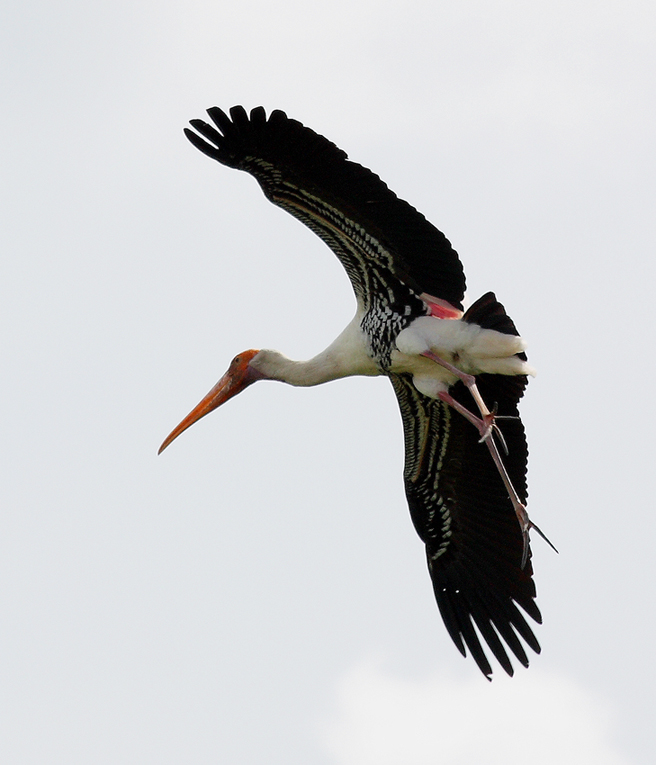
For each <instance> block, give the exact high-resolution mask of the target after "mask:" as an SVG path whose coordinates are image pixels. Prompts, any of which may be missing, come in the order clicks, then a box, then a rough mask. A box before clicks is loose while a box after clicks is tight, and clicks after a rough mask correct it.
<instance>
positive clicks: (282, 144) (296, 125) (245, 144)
mask: <svg viewBox="0 0 656 765" xmlns="http://www.w3.org/2000/svg"><path fill="white" fill-rule="evenodd" d="M208 114H209V116H210V119H211V120H212V122H213V123H214V124H215V125H216V127H217V128H218V131H219V132H217V131H216V130H215V129H214V128H210V126H208V125H206V124H205V123H203V122H202V120H193V121H192V123H191V124H192V126H193V127H194V128H195V129H196V130H198V132H199V133H200V134H201V135H202V136H203V137H204V138H205V139H206V140H207V141H208V142H209V144H210V146H208V145H207V144H205V143H204V142H202V141H198V140H194V139H192V138H191V137H190V136H189V135H188V137H189V140H190V141H191V142H192V143H193V144H194V146H196V147H197V148H198V149H200V150H201V151H202V152H203V153H204V154H206V155H207V156H209V157H211V158H212V159H215V160H217V161H219V162H221V163H222V164H224V165H227V166H228V167H234V168H238V169H240V170H245V171H246V172H249V173H251V174H252V175H254V176H255V177H256V178H257V180H258V182H259V183H260V184H261V186H262V188H263V190H264V193H265V194H266V195H267V197H268V198H269V199H270V200H271V201H272V202H274V203H275V204H280V205H281V206H283V207H285V209H287V210H288V212H292V214H295V213H294V211H293V209H292V208H290V207H289V206H288V205H287V206H285V205H284V204H282V202H281V201H280V199H281V197H280V194H281V193H282V195H283V197H284V194H285V193H286V191H288V190H289V189H290V188H298V189H301V190H302V191H307V192H308V193H310V194H312V195H315V196H317V198H319V199H322V200H324V201H325V202H326V204H329V205H332V206H333V207H334V208H336V209H337V210H339V211H340V212H341V213H343V214H344V215H346V216H347V218H349V219H351V220H353V221H354V222H355V223H356V224H357V225H358V226H361V227H362V228H364V229H365V230H366V231H367V233H368V234H369V235H370V236H372V237H373V239H375V240H376V241H379V242H380V243H381V246H382V247H383V248H384V249H385V250H386V251H387V252H388V253H389V257H390V258H391V261H392V266H391V268H390V270H391V272H392V274H393V276H394V277H395V278H396V279H397V280H398V281H399V282H401V283H404V284H405V287H406V288H409V289H411V290H413V291H415V292H417V293H421V292H426V293H428V294H431V295H435V296H436V297H440V298H442V299H444V300H447V301H448V302H450V303H451V304H452V305H454V306H456V307H460V305H461V301H462V298H463V295H464V289H465V277H464V272H463V268H462V264H461V263H460V260H459V258H458V254H457V252H456V251H455V250H454V249H453V247H452V246H451V243H450V242H449V240H448V239H447V238H446V237H445V236H444V234H442V233H441V232H440V231H439V230H438V229H437V228H435V226H433V225H432V224H431V223H430V222H429V221H427V220H426V218H425V217H424V216H423V215H422V214H421V213H419V212H418V211H417V210H416V209H415V208H414V207H412V206H411V205H409V204H408V203H407V202H404V201H403V200H401V199H399V198H398V197H397V196H396V194H394V192H393V191H391V190H390V189H389V188H388V187H387V185H386V184H385V183H384V182H383V181H382V180H381V179H380V178H379V177H378V176H377V175H376V174H375V173H372V172H371V171H370V170H367V168H365V167H362V166H361V165H358V164H357V163H355V162H351V161H349V159H348V156H347V154H346V152H345V151H343V150H342V149H340V148H338V147H337V146H336V145H335V144H334V143H332V142H331V141H329V140H328V139H327V138H325V137H324V136H322V135H319V134H318V133H315V132H314V131H313V130H311V129H310V128H308V127H305V126H304V125H302V124H301V123H300V122H298V121H297V120H294V119H290V118H289V117H287V115H286V114H285V113H284V112H283V111H280V110H279V109H276V110H274V111H272V112H271V113H270V115H269V117H268V119H267V117H266V112H265V110H264V108H263V107H261V106H258V107H255V108H254V109H252V110H251V112H250V115H249V114H248V113H247V112H246V110H245V109H244V107H243V106H233V107H232V108H231V109H230V110H229V114H226V112H224V111H223V110H222V109H220V108H219V107H216V106H214V107H211V108H210V109H208ZM212 144H213V145H214V146H215V147H216V148H212ZM373 202H375V204H374V203H373ZM297 217H298V218H299V219H301V220H303V222H304V223H306V224H307V225H309V224H308V223H307V220H305V219H304V218H303V216H301V215H297ZM311 227H312V226H311ZM333 249H335V248H334V247H333ZM335 251H336V252H337V250H335ZM337 254H338V257H339V252H337ZM347 270H348V269H347Z"/></svg>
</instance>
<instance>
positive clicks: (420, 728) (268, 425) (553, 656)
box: [0, 0, 656, 765]
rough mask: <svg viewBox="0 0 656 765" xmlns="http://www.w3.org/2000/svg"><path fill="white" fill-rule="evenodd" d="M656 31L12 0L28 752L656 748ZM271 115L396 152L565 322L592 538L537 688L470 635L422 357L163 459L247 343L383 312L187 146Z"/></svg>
mask: <svg viewBox="0 0 656 765" xmlns="http://www.w3.org/2000/svg"><path fill="white" fill-rule="evenodd" d="M655 32H656V9H655V7H654V4H653V3H652V2H647V1H644V2H642V1H638V0H621V2H620V0H610V1H606V0H601V1H600V2H594V3H593V2H577V1H576V0H568V1H567V2H564V1H560V0H549V2H543V1H542V0H539V1H538V2H530V3H517V2H511V1H510V0H500V1H499V0H498V1H497V2H484V1H483V0H478V1H477V2H435V1H434V0H431V1H429V0H420V1H419V0H418V1H416V2H414V1H413V0H403V2H401V1H400V0H389V1H387V2H374V0H349V1H348V2H346V1H345V0H336V1H334V2H332V3H330V4H324V5H321V6H316V5H314V4H312V3H308V2H300V0H299V1H298V2H296V1H292V0H279V2H276V3H265V2H262V0H247V1H246V2H241V3H223V2H220V0H219V1H217V2H214V3H210V2H205V3H201V2H198V1H197V0H188V1H187V2H185V3H173V2H167V1H166V0H165V2H148V1H147V0H130V2H127V0H113V2H111V3H110V2H96V3H88V2H81V0H60V1H59V2H57V3H54V2H38V1H37V2H27V3H26V2H20V3H19V2H16V1H15V0H14V2H13V3H12V2H10V3H5V4H4V5H3V7H2V9H1V10H0V56H1V57H2V71H3V76H2V78H1V80H0V97H1V103H2V110H0V124H1V126H2V144H1V146H2V148H1V151H2V157H1V167H2V183H1V184H0V194H1V195H2V199H1V209H2V226H1V227H0V241H1V244H0V253H1V262H2V275H1V279H0V290H1V291H2V294H1V295H0V316H1V319H2V349H1V358H2V364H1V373H0V374H1V380H2V396H1V397H0V407H2V419H1V421H2V429H1V431H0V443H1V447H0V448H1V450H2V465H3V467H2V474H3V478H2V481H1V482H0V502H1V515H0V518H1V527H0V625H1V626H0V759H1V760H2V762H3V763H7V765H19V764H20V765H23V764H25V765H27V764H29V765H32V764H34V765H37V764H38V765H42V764H43V763H48V765H58V764H59V763H62V765H63V764H64V763H65V764H66V765H87V764H88V763H94V764H95V763H98V764H99V765H104V764H108V765H109V764H110V763H111V764H112V765H113V764H115V763H121V764H123V763H130V764H132V763H134V765H174V764H177V763H194V765H203V764H204V763H219V762H220V763H230V764H231V765H232V763H235V764H236V765H262V764H263V763H267V764H271V765H308V763H313V764H314V763H316V764H317V765H435V764H437V763H442V762H445V763H446V762H448V763H453V764H454V765H457V764H458V763H463V765H464V764H466V763H467V764H468V763H485V764H486V765H487V764H488V763H502V762H503V763H504V765H520V763H521V765H525V763H539V764H542V763H544V765H547V764H549V765H550V764H551V763H553V762H559V763H563V764H564V765H570V763H571V765H587V764H588V763H589V764H590V765H647V764H648V763H649V764H651V763H653V762H654V756H655V750H656V746H655V741H654V739H655V738H656V734H655V733H654V723H653V719H654V688H655V687H656V658H655V657H654V644H655V641H656V623H655V619H654V602H655V597H656V554H655V552H654V540H655V539H656V513H655V512H654V492H653V481H654V446H653V444H654V433H655V432H656V418H655V416H654V395H653V387H654V386H653V370H654V338H653V327H654V324H655V317H654V297H653V291H654V283H655V279H654V276H655V272H656V268H655V265H654V255H655V235H654V219H655V213H656V209H655V204H654V202H655V193H654V192H655V188H656V184H655V181H654V177H655V170H656V167H655V164H656V163H655V153H654V136H655V135H656V110H655V106H654V104H655V103H656V92H655V90H656V88H655V85H656V53H655V51H656V47H655V45H654V35H655ZM236 103H242V104H244V105H245V106H246V107H247V108H249V109H250V108H251V107H253V106H257V105H260V104H262V105H263V106H265V107H266V108H267V110H271V109H274V108H281V109H284V110H285V111H286V112H287V113H288V114H289V115H290V116H292V117H295V118H296V119H299V120H301V121H302V122H304V123H305V124H307V125H309V126H310V127H312V128H313V129H315V130H316V131H318V132H320V133H322V134H324V135H326V136H327V137H329V138H330V139H331V140H333V141H334V142H336V143H337V144H338V145H339V146H341V147H342V148H344V149H345V150H346V151H347V152H348V153H349V156H350V157H351V158H352V159H354V160H355V161H358V162H360V163H362V164H364V165H366V166H368V167H371V168H372V169H373V170H374V171H375V172H377V173H378V174H380V175H381V177H382V178H383V179H384V180H385V181H386V182H387V183H388V184H389V185H390V187H391V188H392V189H394V190H395V191H396V192H397V194H399V196H401V197H402V198H405V199H407V200H408V201H409V202H411V203H412V204H413V205H415V206H416V207H417V208H418V209H420V210H421V211H422V212H423V213H424V214H425V215H426V216H427V217H428V218H429V219H430V220H431V221H432V222H433V223H435V225H437V226H438V228H440V229H441V230H443V231H444V232H445V234H446V235H447V236H448V237H449V239H450V240H451V241H452V242H453V244H454V246H455V247H456V249H457V250H458V252H459V253H460V256H461V259H462V261H463V263H464V267H465V271H466V274H467V279H468V297H467V300H468V302H472V301H473V300H475V299H476V298H477V297H479V295H481V294H482V293H483V292H486V291H487V290H490V289H491V290H494V291H495V292H496V293H497V295H498V297H499V299H500V300H501V301H502V302H503V303H504V304H505V306H506V308H507V309H508V311H509V313H510V314H511V315H512V317H513V318H514V320H515V322H516V324H517V326H518V328H519V330H520V332H521V333H522V335H523V336H524V337H525V338H526V339H527V340H528V341H529V357H530V360H531V363H532V364H533V365H534V366H536V367H537V369H538V376H537V378H536V379H535V380H532V381H531V384H530V386H529V389H528V391H527V395H526V397H525V399H524V402H523V405H522V414H523V418H524V421H525V424H526V427H527V431H528V436H529V445H530V451H531V456H530V463H529V486H530V501H529V511H530V513H531V517H532V518H533V519H534V520H535V521H536V522H537V523H538V524H539V525H540V527H541V528H542V529H543V530H544V531H545V533H546V534H547V535H548V536H549V537H550V538H551V539H552V540H553V542H554V543H555V544H556V546H557V547H558V548H559V550H560V555H556V554H554V553H553V552H552V551H551V550H550V549H549V548H548V547H547V545H546V544H544V543H543V542H542V541H541V540H540V539H539V538H535V539H534V541H533V549H534V567H535V572H536V573H535V578H536V582H537V587H538V603H539V605H540V608H541V610H542V613H543V616H544V625H543V626H542V627H539V628H538V629H537V631H536V632H537V635H538V638H539V640H540V642H541V644H542V647H543V652H542V655H541V656H539V657H537V656H536V657H534V658H533V659H532V661H531V666H530V668H529V669H528V670H524V669H522V668H519V669H518V671H517V673H516V675H515V677H514V678H513V679H512V680H511V679H509V678H507V677H505V676H502V675H503V673H502V671H501V670H500V668H498V667H497V671H496V672H495V679H494V681H493V682H492V683H491V684H490V683H487V682H486V681H485V679H484V678H483V676H482V675H481V674H480V672H479V671H478V669H477V668H476V666H475V664H474V662H473V661H472V660H471V659H468V660H464V659H462V657H461V656H460V655H459V653H458V652H457V650H456V649H455V648H454V646H453V644H452V643H451V641H450V639H449V637H448V635H447V633H446V630H445V629H444V627H443V625H442V623H441V619H440V618H439V614H438V611H437V608H436V606H435V603H434V601H433V596H432V592H431V586H430V581H429V578H428V574H427V572H426V570H425V569H426V566H425V559H424V552H423V545H422V544H421V543H420V541H419V540H418V539H417V538H416V536H415V533H414V530H413V528H412V524H411V522H410V519H409V515H408V510H407V505H406V502H405V498H404V495H403V487H402V480H401V472H402V464H403V443H402V433H401V423H400V416H399V413H398V409H397V405H396V401H395V397H394V395H393V392H392V390H391V386H390V385H389V383H388V382H387V380H385V379H382V378H381V379H350V380H343V381H339V382H336V383H333V384H330V385H326V386H322V387H320V388H316V389H308V390H298V389H292V388H288V387H286V386H283V385H273V384H261V385H258V386H254V387H253V388H251V389H249V390H248V391H247V392H246V393H244V394H243V396H240V397H238V398H237V399H235V400H234V401H232V402H230V404H229V405H227V406H226V407H225V408H224V409H221V410H220V411H218V412H216V413H214V414H213V415H211V416H210V417H208V418H206V419H205V420H203V421H202V422H201V423H199V424H198V425H196V426H195V427H194V428H193V429H192V430H190V431H189V432H188V433H185V435H184V436H183V437H182V438H181V439H179V440H178V441H177V442H176V443H175V444H174V445H172V446H171V447H170V448H169V449H168V450H167V452H165V453H164V454H163V455H162V456H160V457H157V456H156V451H157V448H158V446H159V444H160V443H161V441H162V440H163V438H164V436H165V435H166V434H167V433H168V432H169V431H170V430H171V428H172V427H173V426H174V425H175V424H176V423H177V422H178V421H179V420H180V419H181V418H182V416H183V415H185V414H186V413H187V412H188V411H189V410H190V409H191V407H192V406H193V405H195V404H196V403H197V401H198V400H199V399H200V398H201V396H203V395H204V394H205V393H206V392H207V390H209V388H210V387H211V386H212V385H213V384H214V383H215V382H216V380H217V379H218V378H219V377H220V375H221V374H222V373H223V372H224V370H225V368H226V367H227V365H228V363H229V361H230V359H231V358H232V357H233V356H234V355H235V353H237V352H239V351H241V350H244V349H246V348H251V347H256V348H257V347H273V348H278V349H280V350H282V351H284V352H285V353H287V354H288V355H290V356H292V357H295V358H307V357H309V356H312V355H314V354H315V353H316V352H317V351H319V350H321V349H322V348H323V347H325V346H326V345H327V344H328V343H329V342H330V341H331V340H332V339H333V338H334V337H335V336H336V335H337V334H338V333H339V332H340V331H341V329H342V328H343V327H344V325H345V324H346V323H347V322H348V321H349V319H350V318H351V315H352V313H353V310H354V307H355V300H354V297H353V294H352V291H351V288H350V285H349V283H348V280H347V278H346V275H345V274H344V273H343V271H342V269H341V267H340V265H339V263H338V262H337V260H336V258H335V257H334V256H333V255H332V253H331V252H330V251H329V250H328V249H327V248H326V247H325V246H324V245H323V244H322V243H321V242H320V241H319V240H317V239H316V238H315V237H314V236H313V235H312V234H311V232H309V231H307V230H306V229H304V228H303V227H302V226H301V225H300V224H299V223H298V222H297V221H295V220H293V219H292V218H291V217H289V216H286V215H285V214H284V213H283V212H282V211H280V210H278V209H276V208H274V207H273V206H271V205H269V203H268V202H266V200H265V199H264V197H263V196H262V194H261V192H260V190H259V188H258V186H257V184H256V183H255V182H254V181H253V180H252V179H251V178H249V177H248V176H246V175H244V174H240V173H237V172H235V171H232V170H228V169H226V168H222V167H220V166H218V165H217V164H216V163H212V162H211V161H210V160H209V159H207V158H206V157H204V156H202V155H201V154H200V153H199V152H198V151H196V150H195V149H193V147H191V145H190V144H189V143H188V142H187V141H186V139H185V138H184V136H183V134H182V128H183V126H185V125H186V124H187V121H188V120H189V119H191V118H194V117H202V116H203V115H204V110H205V109H206V108H207V107H209V106H212V105H215V104H216V105H219V106H221V107H223V108H224V109H225V108H229V107H230V106H232V105H233V104H236Z"/></svg>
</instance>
